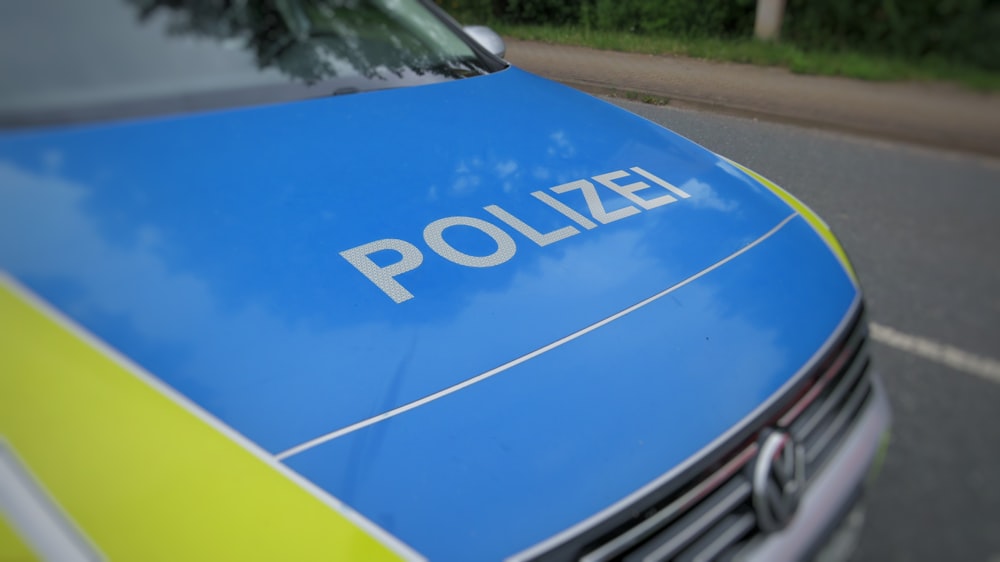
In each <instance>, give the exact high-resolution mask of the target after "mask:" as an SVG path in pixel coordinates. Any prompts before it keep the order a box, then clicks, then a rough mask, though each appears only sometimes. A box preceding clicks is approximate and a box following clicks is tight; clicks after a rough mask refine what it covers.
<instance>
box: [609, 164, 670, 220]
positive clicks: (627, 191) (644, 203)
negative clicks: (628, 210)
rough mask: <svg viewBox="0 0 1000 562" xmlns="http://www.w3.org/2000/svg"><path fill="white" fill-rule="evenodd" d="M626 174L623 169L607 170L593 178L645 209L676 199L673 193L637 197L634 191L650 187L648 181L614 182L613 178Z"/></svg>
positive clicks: (620, 177)
mask: <svg viewBox="0 0 1000 562" xmlns="http://www.w3.org/2000/svg"><path fill="white" fill-rule="evenodd" d="M628 175H629V174H628V172H626V171H624V170H618V171H615V172H609V173H607V174H601V175H599V176H594V179H595V180H597V182H598V183H600V184H601V185H603V186H605V187H608V188H609V189H611V190H613V191H614V192H615V193H617V194H619V195H621V196H622V197H624V198H626V199H628V200H629V201H631V202H633V203H635V204H637V205H639V206H640V207H642V208H643V209H646V210H647V211H648V210H649V209H655V208H656V207H659V206H661V205H666V204H668V203H673V202H674V201H677V198H676V197H674V196H673V195H661V196H659V197H655V198H653V199H643V198H642V197H639V196H638V195H636V194H635V192H636V191H642V190H644V189H649V188H650V187H651V186H650V185H649V184H648V183H646V182H644V181H637V182H634V183H630V184H628V185H620V184H617V183H615V180H619V179H622V178H625V177H628Z"/></svg>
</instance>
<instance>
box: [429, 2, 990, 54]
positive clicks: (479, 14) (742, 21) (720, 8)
mask: <svg viewBox="0 0 1000 562" xmlns="http://www.w3.org/2000/svg"><path fill="white" fill-rule="evenodd" d="M437 1H438V3H439V4H440V5H442V6H444V8H445V9H446V10H449V11H450V12H452V13H453V14H454V15H456V16H457V17H458V18H459V19H463V20H464V21H467V22H471V21H476V22H480V23H490V22H494V21H497V22H504V23H516V24H537V25H557V26H558V25H578V26H583V27H586V28H587V29H597V30H609V31H610V30H615V31H629V32H634V33H642V34H663V35H674V36H698V37H723V38H725V37H750V36H751V35H752V33H753V19H754V7H755V5H756V0H437ZM787 2H788V5H787V8H786V11H785V23H784V27H783V29H782V36H783V40H785V41H788V42H791V43H793V44H795V45H798V46H801V47H803V48H806V49H823V50H834V51H836V50H851V51H861V52H869V53H875V54H884V55H893V56H899V57H904V58H910V59H914V58H918V59H919V58H928V57H929V58H938V59H943V60H949V61H957V62H961V63H965V64H969V65H973V66H978V67H980V68H985V69H990V70H1000V0H787Z"/></svg>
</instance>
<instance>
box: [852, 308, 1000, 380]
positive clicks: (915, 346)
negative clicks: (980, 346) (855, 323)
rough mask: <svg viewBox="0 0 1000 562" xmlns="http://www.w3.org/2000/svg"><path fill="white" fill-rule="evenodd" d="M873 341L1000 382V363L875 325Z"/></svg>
mask: <svg viewBox="0 0 1000 562" xmlns="http://www.w3.org/2000/svg"><path fill="white" fill-rule="evenodd" d="M870 330H871V335H872V339H873V340H875V341H877V342H879V343H882V344H885V345H888V346H889V347H894V348H896V349H898V350H900V351H905V352H907V353H912V354H913V355H916V356H918V357H923V358H924V359H927V360H930V361H934V362H935V363H940V364H942V365H944V366H946V367H951V368H952V369H955V370H957V371H961V372H963V373H966V374H969V375H975V376H977V377H982V378H984V379H986V380H988V381H990V382H995V383H1000V361H997V360H995V359H991V358H989V357H983V356H982V355H976V354H975V353H970V352H968V351H965V350H962V349H959V348H957V347H955V346H952V345H948V344H946V343H941V342H936V341H934V340H930V339H927V338H922V337H920V336H914V335H911V334H907V333H904V332H900V331H899V330H897V329H895V328H890V327H889V326H884V325H882V324H878V323H876V322H872V323H871V326H870Z"/></svg>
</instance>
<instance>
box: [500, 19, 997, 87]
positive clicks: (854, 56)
mask: <svg viewBox="0 0 1000 562" xmlns="http://www.w3.org/2000/svg"><path fill="white" fill-rule="evenodd" d="M493 27H494V29H496V30H497V31H498V32H499V33H501V34H502V35H505V36H508V37H513V38H515V39H524V40H530V41H544V42H546V43H560V44H565V45H579V46H583V47H591V48H594V49H603V50H609V51H624V52H630V53H645V54H652V55H682V56H687V57H695V58H701V59H710V60H718V61H729V62H741V63H750V64H756V65H763V66H781V67H785V68H788V69H789V70H791V71H792V72H796V73H800V74H820V75H829V76H847V77H850V78H860V79H863V80H883V81H885V80H935V81H940V80H944V81H949V82H957V83H959V84H962V85H964V86H966V87H969V88H972V89H975V90H980V91H991V92H994V91H998V90H1000V73H992V72H988V71H985V70H981V69H979V68H975V67H971V66H964V65H961V64H956V63H954V62H951V61H945V60H941V59H933V58H928V59H920V60H909V59H901V58H893V57H885V56H879V55H871V54H864V53H858V52H831V51H806V50H803V49H801V48H799V47H796V46H794V45H789V44H785V43H771V42H763V41H756V40H753V39H716V38H698V37H683V38H682V37H654V36H648V35H636V34H633V33H628V32H624V31H596V30H588V29H585V28H582V27H571V26H567V27H556V26H538V25H511V24H494V25H493Z"/></svg>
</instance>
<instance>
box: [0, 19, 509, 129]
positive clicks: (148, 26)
mask: <svg viewBox="0 0 1000 562" xmlns="http://www.w3.org/2000/svg"><path fill="white" fill-rule="evenodd" d="M2 7H3V12H4V13H3V14H2V16H0V124H2V125H7V126H17V125H27V124H39V123H51V122H66V121H79V120H89V119H103V118H109V117H121V116H131V115H147V114H157V113H167V112H175V111H185V110H192V109H207V108H214V107H226V106H231V105H245V104H252V103H266V102H274V101H286V100H289V99H301V98H304V97H315V96H325V95H335V94H344V93H354V92H359V91H365V90H373V89H383V88H392V87H399V86H406V85H413V84H422V83H429V82H438V81H443V80H453V79H457V78H463V77H467V76H475V75H479V74H483V73H486V72H490V71H493V70H497V69H498V68H502V66H503V64H502V62H500V61H499V60H498V59H494V58H492V57H490V56H489V55H487V54H485V53H484V52H483V51H482V50H481V49H479V48H474V47H473V45H472V44H471V43H469V42H467V41H466V39H464V38H463V37H461V36H460V35H459V34H458V33H456V32H455V31H454V29H453V26H452V25H450V24H449V23H446V22H445V21H444V20H442V19H441V18H439V17H438V16H437V15H436V14H434V13H433V11H434V8H432V7H429V6H428V5H425V4H424V3H422V2H420V1H419V0H243V1H241V2H236V1H227V0H87V1H86V2H81V1H80V0H31V1H30V2H20V1H12V0H4V1H3V2H2Z"/></svg>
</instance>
